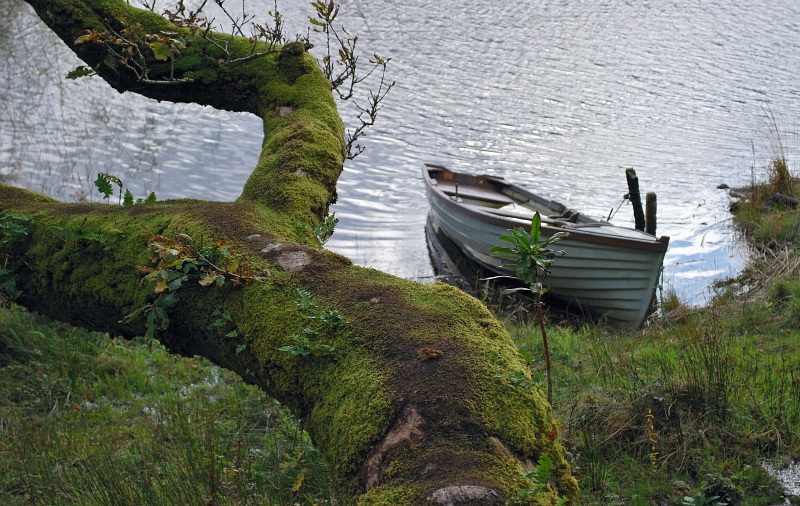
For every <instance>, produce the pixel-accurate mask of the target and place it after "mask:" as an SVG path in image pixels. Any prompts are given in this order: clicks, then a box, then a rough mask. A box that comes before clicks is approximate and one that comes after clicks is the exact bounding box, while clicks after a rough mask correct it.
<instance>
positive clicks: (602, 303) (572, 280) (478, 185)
mask: <svg viewBox="0 0 800 506" xmlns="http://www.w3.org/2000/svg"><path fill="white" fill-rule="evenodd" d="M422 174H423V178H424V179H425V186H426V194H427V197H428V202H429V203H430V215H429V223H430V226H431V227H432V229H433V232H435V233H436V234H443V235H444V236H445V237H446V238H448V239H449V240H450V241H452V242H453V243H454V244H455V245H456V246H457V247H458V248H459V249H460V250H461V252H462V253H463V254H464V255H466V256H467V257H468V258H470V259H472V260H474V261H475V262H477V263H478V264H479V265H481V266H482V267H484V268H486V269H488V270H490V271H492V272H496V273H500V274H507V275H513V272H512V271H511V270H510V269H508V268H505V267H504V266H503V261H502V260H500V259H498V258H495V257H493V256H491V255H490V254H489V249H490V248H491V247H492V246H495V245H498V244H500V241H498V237H499V236H501V235H506V234H507V233H508V230H509V229H512V228H515V227H523V228H525V229H527V230H530V222H531V217H532V216H533V212H534V211H538V212H539V213H540V215H541V216H542V222H543V223H542V236H543V237H549V236H551V235H552V234H553V233H555V232H558V231H566V232H569V236H568V237H567V238H566V239H564V240H562V241H560V242H558V243H557V244H556V245H555V247H556V249H560V250H564V252H565V254H564V256H559V257H557V259H556V261H555V263H554V264H553V265H552V267H551V269H550V273H549V274H548V276H547V278H546V279H545V286H546V287H548V288H549V290H550V292H549V293H550V295H551V296H553V297H556V298H558V299H561V300H563V301H566V302H567V303H569V305H570V306H572V307H575V308H577V309H579V310H581V311H586V312H589V313H592V314H594V315H596V316H600V317H604V318H607V319H609V320H611V321H613V322H618V323H621V324H623V325H626V326H629V327H638V326H639V325H641V324H642V322H643V321H644V319H645V317H646V316H647V313H648V309H649V307H650V304H651V302H652V300H653V296H654V293H655V289H656V287H657V285H658V283H659V278H660V275H661V268H662V264H663V261H664V254H665V253H666V251H667V246H668V245H669V237H655V236H654V235H652V234H648V233H645V232H643V231H641V230H636V229H633V228H626V227H619V226H616V225H612V224H611V223H609V222H607V221H599V220H595V219H592V218H590V217H588V216H586V215H584V214H582V213H579V212H577V211H574V210H572V209H569V208H567V207H566V206H564V205H563V204H560V203H558V202H555V201H552V200H549V199H546V198H544V197H542V196H540V195H537V194H535V193H532V192H531V191H529V190H527V189H525V188H523V187H521V186H519V185H515V184H512V183H509V182H507V181H505V180H504V179H503V178H501V177H496V176H489V175H470V174H463V173H458V172H453V171H451V170H449V169H447V168H445V167H442V166H440V165H434V164H425V165H424V167H423V171H422Z"/></svg>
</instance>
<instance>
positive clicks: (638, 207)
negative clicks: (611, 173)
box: [625, 169, 644, 230]
mask: <svg viewBox="0 0 800 506" xmlns="http://www.w3.org/2000/svg"><path fill="white" fill-rule="evenodd" d="M625 178H626V179H627V180H628V195H629V196H630V199H631V204H633V220H634V222H635V223H636V230H644V211H643V210H642V196H641V195H640V194H639V178H638V177H637V176H636V171H635V170H633V169H625Z"/></svg>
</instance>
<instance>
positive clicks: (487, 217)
mask: <svg viewBox="0 0 800 506" xmlns="http://www.w3.org/2000/svg"><path fill="white" fill-rule="evenodd" d="M431 169H433V170H439V171H447V172H449V173H451V174H454V175H461V176H467V177H472V178H484V180H487V181H490V182H493V183H495V184H500V185H503V186H506V187H508V188H511V189H512V191H513V192H516V191H519V192H520V193H521V194H523V195H524V196H525V197H526V198H528V199H530V200H535V201H536V202H537V203H539V204H541V205H546V206H548V207H550V208H552V209H556V208H555V207H552V206H551V204H556V205H558V206H561V208H562V209H567V207H566V206H564V205H563V204H561V203H560V202H557V201H553V200H548V199H546V198H544V197H542V196H540V195H537V194H535V193H533V192H531V191H530V190H528V189H526V188H523V187H521V186H519V185H516V184H514V183H511V182H508V181H506V180H505V179H503V178H502V177H500V176H491V175H483V176H476V175H472V174H465V173H459V172H455V171H452V170H450V169H448V168H446V167H444V166H442V165H438V164H431V163H425V164H424V165H423V171H422V173H423V178H424V179H425V184H426V187H427V188H428V190H429V191H431V192H432V194H433V195H434V196H435V197H436V198H437V200H438V201H439V202H441V203H442V204H443V205H445V206H446V207H449V208H450V209H452V210H457V211H458V212H459V213H462V214H465V215H467V216H470V217H471V218H473V219H477V220H478V221H481V222H484V223H491V224H493V225H498V226H504V227H505V228H506V229H513V228H517V227H523V228H525V229H526V230H530V223H529V222H528V223H524V221H525V218H523V217H519V218H514V217H504V216H500V215H497V214H493V213H492V212H490V211H484V210H482V209H481V208H480V207H479V206H471V205H469V204H464V203H460V202H456V201H454V200H452V199H451V198H450V197H449V196H448V195H447V194H446V193H445V192H444V191H443V190H441V189H440V188H439V187H438V183H433V181H436V180H435V178H433V177H431V174H430V170H431ZM498 193H499V192H498ZM501 194H502V195H505V194H504V193H501ZM531 197H533V198H531ZM578 214H579V219H581V218H582V219H581V223H578V224H577V225H574V226H571V227H570V226H566V227H555V226H551V225H548V224H547V223H542V235H544V236H546V237H548V236H551V235H553V234H555V233H556V232H568V233H569V236H568V237H567V238H566V239H565V240H568V241H571V240H575V241H583V242H591V243H598V244H604V245H610V246H617V247H622V248H629V249H630V248H633V249H637V250H643V251H654V252H658V253H665V252H666V251H667V248H668V246H669V237H668V236H661V237H656V236H652V240H643V239H637V238H633V237H623V236H614V235H606V234H597V233H592V232H591V231H590V230H587V229H589V228H591V227H592V226H598V225H606V224H607V225H608V226H610V227H614V228H618V229H621V230H635V229H631V228H629V227H620V226H618V225H613V224H611V223H608V222H602V221H598V220H594V219H592V218H589V217H587V216H585V215H582V214H581V213H578ZM521 222H522V223H521ZM582 224H585V225H584V226H582Z"/></svg>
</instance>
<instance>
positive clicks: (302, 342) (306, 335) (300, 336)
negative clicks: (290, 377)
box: [278, 289, 345, 357]
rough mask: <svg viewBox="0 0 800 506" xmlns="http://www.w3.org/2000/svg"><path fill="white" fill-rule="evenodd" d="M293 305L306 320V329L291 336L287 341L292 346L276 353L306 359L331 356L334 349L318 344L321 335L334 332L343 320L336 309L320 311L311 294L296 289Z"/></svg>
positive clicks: (280, 349) (327, 345) (281, 348)
mask: <svg viewBox="0 0 800 506" xmlns="http://www.w3.org/2000/svg"><path fill="white" fill-rule="evenodd" d="M295 304H296V305H297V307H298V308H299V309H300V314H301V315H302V316H303V318H305V319H306V321H307V325H306V327H305V328H304V329H303V330H302V331H300V332H299V333H296V334H292V335H291V336H289V339H290V340H291V341H292V344H288V345H286V346H281V347H280V348H278V351H282V352H285V353H288V354H290V355H291V356H293V357H307V356H309V355H317V356H321V355H332V354H333V353H334V352H335V351H336V348H335V347H333V346H331V345H329V344H325V343H322V342H320V339H321V338H322V337H323V334H325V333H329V332H332V331H335V330H336V329H337V328H338V327H339V326H340V325H341V324H343V323H344V321H345V319H344V316H343V315H342V313H340V312H339V311H337V310H336V309H326V310H324V311H320V310H319V308H318V307H317V303H316V302H314V301H313V300H312V295H311V292H309V291H307V290H302V289H298V290H297V299H296V300H295Z"/></svg>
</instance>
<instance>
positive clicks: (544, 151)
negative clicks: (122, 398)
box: [0, 0, 800, 302]
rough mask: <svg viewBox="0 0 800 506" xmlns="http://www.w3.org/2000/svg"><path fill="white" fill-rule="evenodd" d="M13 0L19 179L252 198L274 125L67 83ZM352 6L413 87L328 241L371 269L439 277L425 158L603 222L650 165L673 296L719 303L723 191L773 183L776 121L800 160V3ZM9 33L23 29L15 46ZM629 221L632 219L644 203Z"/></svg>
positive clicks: (86, 191)
mask: <svg viewBox="0 0 800 506" xmlns="http://www.w3.org/2000/svg"><path fill="white" fill-rule="evenodd" d="M0 3H6V4H8V7H7V11H8V12H9V14H8V15H7V16H6V19H5V20H3V21H0V70H2V71H3V72H4V75H5V76H7V78H6V79H5V80H4V82H3V83H2V84H0V140H1V141H2V143H0V167H1V168H2V169H0V170H3V171H4V173H5V174H6V175H10V176H13V177H15V180H14V183H15V184H18V185H21V186H26V187H29V188H32V189H35V190H39V191H43V192H45V193H48V194H51V195H53V196H56V197H59V198H62V199H65V200H76V199H79V198H88V199H92V198H93V199H95V200H97V196H96V195H93V193H92V188H91V184H90V181H91V180H93V179H94V177H95V176H96V173H97V172H98V171H99V170H104V171H109V172H112V173H115V174H120V175H121V176H122V177H123V179H124V180H125V181H126V183H127V184H128V185H129V186H130V187H131V188H132V191H134V193H136V194H144V193H146V192H149V191H151V190H154V191H156V193H157V194H158V196H159V198H160V199H165V198H178V197H199V198H207V199H217V200H231V199H234V198H236V197H237V196H238V194H239V192H240V190H241V187H242V184H243V183H244V181H245V179H246V178H247V176H248V174H249V172H250V170H251V168H252V167H253V166H254V165H255V162H256V158H257V156H258V151H259V149H260V143H261V125H260V121H259V120H258V119H257V118H255V117H250V116H247V115H242V114H231V113H220V112H218V111H214V110H211V109H208V108H203V107H198V106H190V105H177V106H176V105H173V104H166V103H161V104H159V103H156V102H153V101H149V100H147V99H143V98H141V97H136V96H133V95H130V94H125V95H118V94H117V93H116V92H114V91H113V90H111V89H110V88H109V87H108V86H106V85H105V84H103V83H102V82H101V81H99V80H98V79H93V80H80V81H78V82H65V80H64V79H63V76H64V74H65V73H66V71H67V70H69V69H70V68H73V67H74V66H75V65H77V64H78V62H77V61H76V60H75V58H74V57H73V56H71V53H69V52H68V51H67V50H65V49H62V48H61V47H60V46H58V45H56V44H55V43H53V48H54V49H52V50H50V49H48V50H46V51H43V50H42V49H41V48H42V47H47V48H50V47H51V46H50V45H49V44H42V41H43V40H47V39H52V38H53V37H52V36H50V35H48V33H47V31H46V30H45V29H43V27H42V26H41V24H40V23H39V22H38V21H37V20H35V19H33V17H32V15H31V14H30V12H29V9H28V8H27V7H26V6H24V5H20V4H19V2H18V0H0ZM342 4H343V7H342V13H343V14H342V16H343V18H342V22H343V23H344V24H346V26H348V27H350V28H351V30H352V31H353V32H355V33H359V34H360V35H361V41H360V42H361V44H362V45H363V46H364V47H367V46H368V47H369V48H370V49H374V50H375V51H376V52H378V53H379V54H381V55H384V56H390V57H391V58H392V63H391V71H392V76H391V78H392V79H394V80H396V81H397V86H396V88H395V90H393V92H392V93H391V94H390V95H389V97H388V98H387V100H386V102H385V105H384V109H383V111H382V116H381V117H380V119H379V125H378V126H377V127H375V128H374V129H372V130H371V131H370V132H369V136H368V138H367V139H366V143H367V146H368V149H367V151H366V152H365V153H364V154H363V155H361V156H359V157H358V158H357V159H356V160H354V161H352V162H350V163H348V164H347V166H346V170H345V172H344V174H343V176H342V178H341V180H340V183H339V196H340V200H339V203H338V204H336V205H335V206H334V208H333V210H334V211H335V212H336V215H337V216H338V217H339V218H340V219H341V222H340V224H339V226H338V228H337V231H336V234H335V235H334V237H333V238H332V240H331V241H330V242H329V243H328V245H329V247H331V248H332V249H334V250H336V251H339V252H341V253H343V254H345V255H347V256H349V257H350V258H352V259H353V260H354V261H355V262H356V263H358V264H361V265H367V266H371V267H375V268H378V269H382V270H385V271H389V272H392V273H394V274H397V275H400V276H404V277H410V278H419V279H429V277H430V276H432V269H431V266H430V262H429V259H428V253H427V249H426V245H425V237H424V223H425V218H426V215H427V211H428V206H427V203H426V201H425V197H424V191H423V187H422V181H421V179H420V170H421V165H422V163H423V162H426V161H434V162H439V163H443V164H445V165H448V166H450V167H452V168H455V169H459V170H465V171H471V172H487V171H491V172H493V173H495V174H498V175H503V176H505V177H506V178H508V179H510V180H513V181H515V182H518V183H522V184H525V185H526V186H529V187H530V188H535V189H536V190H537V191H539V192H541V193H542V194H545V195H549V196H551V197H553V198H555V199H556V200H560V201H562V202H564V203H565V204H568V205H569V206H570V207H574V208H577V209H580V210H582V211H584V212H587V213H588V214H590V215H592V216H594V217H598V218H600V217H602V218H605V217H606V216H607V215H608V214H609V211H610V210H611V209H612V208H616V206H617V205H618V204H619V203H620V202H621V200H622V195H624V194H625V193H626V192H627V188H626V183H625V177H624V169H625V168H626V167H633V168H635V169H636V171H637V173H638V175H639V179H640V184H641V186H642V190H643V192H644V191H653V192H656V193H657V194H658V198H659V201H658V205H659V218H660V221H659V233H660V234H665V235H669V236H671V237H672V242H671V246H670V251H669V253H668V255H667V260H666V271H665V281H666V285H667V286H668V287H671V288H673V289H675V290H676V291H677V292H678V293H679V294H680V295H681V296H683V297H684V298H686V299H687V300H689V301H692V302H701V301H703V300H704V298H705V297H706V296H707V295H708V288H707V287H708V286H709V285H710V283H711V282H712V281H713V280H715V279H718V278H720V277H725V276H729V275H731V274H735V273H736V272H738V270H739V269H740V268H741V267H742V265H743V263H744V261H745V260H746V259H745V258H743V256H744V253H743V251H742V249H740V248H739V247H737V244H736V241H735V239H734V238H733V234H732V233H731V232H730V230H729V228H728V226H729V223H730V215H729V214H728V212H727V207H728V196H727V193H726V192H725V191H722V190H718V189H717V186H718V185H720V184H721V183H727V184H728V185H730V186H737V185H745V184H748V183H749V182H750V180H751V178H752V175H753V173H754V171H755V173H756V175H757V177H760V176H759V175H760V173H761V171H762V170H763V167H764V166H765V165H766V163H767V160H768V158H769V157H770V155H771V154H772V153H773V151H772V144H773V143H772V142H771V141H772V140H773V139H774V136H771V135H770V133H769V128H768V122H767V121H766V120H765V111H772V112H773V113H774V114H775V115H776V116H777V120H778V125H779V126H780V127H781V131H782V140H783V143H784V145H785V147H786V148H787V150H788V153H787V154H788V155H789V156H790V160H797V159H798V157H797V153H796V146H798V143H797V131H798V130H797V125H798V123H797V122H798V119H800V80H798V79H797V69H798V68H800V2H771V1H767V0H752V1H749V2H732V1H721V0H720V1H708V0H703V1H701V0H673V1H669V2H664V1H659V2H648V1H644V0H640V1H633V0H630V1H622V0H615V1H610V0H609V1H594V2H585V1H576V0H564V1H546V2H545V1H536V2H534V1H529V2H496V1H489V0H476V1H474V2H468V3H464V2H456V1H453V0H440V1H438V2H429V1H421V0H411V1H406V2H396V1H390V0H349V1H343V2H342ZM271 6H272V4H271V3H269V4H268V5H267V8H271ZM280 7H281V9H282V10H283V12H284V15H285V16H286V18H287V20H289V21H288V22H289V23H291V26H290V27H289V32H290V33H295V32H300V31H304V30H305V29H304V28H303V26H304V24H303V22H304V19H305V18H306V17H307V15H308V13H309V11H310V8H307V4H306V2H299V3H292V5H282V6H280ZM10 22H12V23H14V24H15V26H16V27H18V28H17V29H18V30H20V31H21V32H22V34H23V35H24V37H19V36H15V37H13V38H9V36H8V35H7V34H8V33H9V30H5V29H3V28H4V26H2V25H3V24H4V23H10ZM26 37H27V38H26ZM342 112H343V115H344V116H345V119H346V120H347V119H348V118H349V117H350V116H348V115H349V113H350V109H349V108H347V107H343V108H342ZM612 221H613V222H615V223H618V224H632V221H633V220H632V212H631V210H630V207H629V206H623V208H622V209H621V210H620V211H619V213H618V214H617V215H616V216H615V218H614V219H613V220H612Z"/></svg>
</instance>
